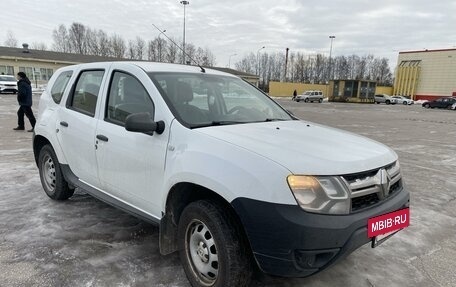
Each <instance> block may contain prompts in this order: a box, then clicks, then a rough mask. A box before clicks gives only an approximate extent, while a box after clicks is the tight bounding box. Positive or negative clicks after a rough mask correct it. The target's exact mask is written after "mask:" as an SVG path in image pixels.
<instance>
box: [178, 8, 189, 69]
mask: <svg viewBox="0 0 456 287" xmlns="http://www.w3.org/2000/svg"><path fill="white" fill-rule="evenodd" d="M180 3H181V4H182V5H184V39H183V44H182V48H183V50H184V52H183V53H182V64H184V65H185V6H187V5H188V4H190V2H189V1H180Z"/></svg>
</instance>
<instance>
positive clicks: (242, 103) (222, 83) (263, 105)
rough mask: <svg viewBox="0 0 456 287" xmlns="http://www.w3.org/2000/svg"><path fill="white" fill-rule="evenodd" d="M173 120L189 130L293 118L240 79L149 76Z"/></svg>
mask: <svg viewBox="0 0 456 287" xmlns="http://www.w3.org/2000/svg"><path fill="white" fill-rule="evenodd" d="M149 76H150V78H151V79H152V81H153V82H154V84H155V85H156V86H157V88H158V89H159V91H160V93H161V95H162V96H163V98H164V99H165V101H166V102H167V104H168V106H169V107H170V109H171V111H172V112H173V113H174V115H175V116H176V118H177V119H178V120H179V121H181V123H183V124H184V125H186V126H188V127H190V128H197V127H205V126H217V125H228V124H241V123H242V124H243V123H252V122H265V121H279V120H280V121H283V120H292V119H293V118H292V117H291V116H290V115H289V114H288V113H287V112H286V111H285V110H284V109H282V108H281V107H280V106H279V105H278V104H276V103H275V102H274V101H273V100H271V99H270V98H269V97H267V96H266V95H264V94H263V93H261V92H260V91H258V90H257V89H256V88H255V87H253V86H251V85H250V84H248V83H246V82H244V81H242V80H241V79H239V78H235V77H229V76H219V75H207V74H191V73H149Z"/></svg>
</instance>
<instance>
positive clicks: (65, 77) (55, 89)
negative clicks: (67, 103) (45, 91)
mask: <svg viewBox="0 0 456 287" xmlns="http://www.w3.org/2000/svg"><path fill="white" fill-rule="evenodd" d="M72 74H73V71H66V72H63V73H61V74H60V75H59V76H58V77H57V79H56V80H55V82H54V85H53V86H52V89H51V97H52V99H53V100H54V102H55V103H56V104H60V101H61V100H62V96H63V92H64V91H65V88H66V86H67V85H68V82H69V81H70V78H71V75H72Z"/></svg>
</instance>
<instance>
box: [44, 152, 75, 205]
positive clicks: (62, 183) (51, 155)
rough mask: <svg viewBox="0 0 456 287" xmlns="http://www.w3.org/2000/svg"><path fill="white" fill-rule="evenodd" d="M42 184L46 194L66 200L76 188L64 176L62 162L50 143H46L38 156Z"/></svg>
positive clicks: (55, 198)
mask: <svg viewBox="0 0 456 287" xmlns="http://www.w3.org/2000/svg"><path fill="white" fill-rule="evenodd" d="M38 168H39V171H40V180H41V185H42V186H43V189H44V191H45V192H46V194H47V195H48V196H49V197H50V198H52V199H54V200H66V199H68V198H70V197H71V196H72V195H73V193H74V189H72V188H70V187H69V186H68V183H67V182H66V180H65V178H64V177H63V174H62V170H61V169H60V164H59V161H58V159H57V156H56V155H55V152H54V149H53V148H52V147H51V146H50V145H45V146H44V147H43V148H42V149H41V150H40V155H39V157H38Z"/></svg>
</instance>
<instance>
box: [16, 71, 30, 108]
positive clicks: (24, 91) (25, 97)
mask: <svg viewBox="0 0 456 287" xmlns="http://www.w3.org/2000/svg"><path fill="white" fill-rule="evenodd" d="M17 101H18V102H19V105H21V106H28V107H31V106H32V86H31V84H30V80H29V79H28V78H22V79H20V80H19V81H17Z"/></svg>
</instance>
